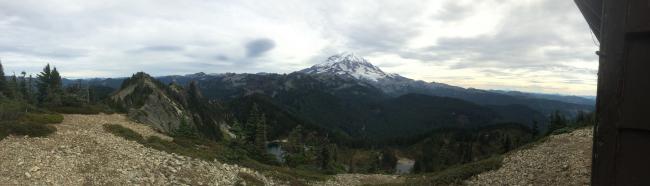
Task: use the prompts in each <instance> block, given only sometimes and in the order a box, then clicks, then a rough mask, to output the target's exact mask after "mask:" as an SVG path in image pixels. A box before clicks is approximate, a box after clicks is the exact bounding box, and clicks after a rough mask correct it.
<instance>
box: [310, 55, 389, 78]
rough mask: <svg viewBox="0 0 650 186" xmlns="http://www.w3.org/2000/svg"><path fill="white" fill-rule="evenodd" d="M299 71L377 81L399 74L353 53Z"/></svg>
mask: <svg viewBox="0 0 650 186" xmlns="http://www.w3.org/2000/svg"><path fill="white" fill-rule="evenodd" d="M299 72H302V73H306V74H328V75H338V76H341V75H342V76H348V77H352V78H355V79H360V80H370V81H375V82H376V81H379V80H381V79H385V78H392V77H397V76H398V75H397V74H390V73H386V72H384V71H382V70H381V69H379V67H377V66H374V65H372V64H371V63H370V62H368V61H367V60H366V59H364V58H362V57H359V56H356V55H354V54H351V53H344V54H338V55H334V56H331V57H329V58H327V61H325V62H324V63H321V64H317V65H314V66H312V67H310V68H307V69H303V70H301V71H299Z"/></svg>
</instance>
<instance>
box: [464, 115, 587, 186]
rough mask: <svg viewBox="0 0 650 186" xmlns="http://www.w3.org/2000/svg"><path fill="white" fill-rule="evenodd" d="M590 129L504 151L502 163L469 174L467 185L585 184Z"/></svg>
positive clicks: (551, 137)
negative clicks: (488, 169)
mask: <svg viewBox="0 0 650 186" xmlns="http://www.w3.org/2000/svg"><path fill="white" fill-rule="evenodd" d="M592 136H593V130H592V129H591V128H589V129H579V130H576V131H573V132H571V133H565V134H560V135H555V136H550V137H549V139H548V140H547V141H545V142H543V143H540V144H537V145H534V146H533V147H532V148H529V149H524V150H519V151H515V152H512V153H509V154H507V155H505V157H504V160H503V166H502V167H501V168H500V169H498V170H494V171H489V172H485V173H482V174H479V175H477V176H474V177H472V178H471V179H470V180H468V181H467V184H468V185H589V184H590V182H589V179H590V176H591V174H590V172H591V148H592Z"/></svg>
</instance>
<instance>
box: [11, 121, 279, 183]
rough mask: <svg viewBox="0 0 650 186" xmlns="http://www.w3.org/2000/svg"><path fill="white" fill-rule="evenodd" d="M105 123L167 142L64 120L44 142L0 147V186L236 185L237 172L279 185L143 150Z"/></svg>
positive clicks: (141, 129) (143, 129)
mask: <svg viewBox="0 0 650 186" xmlns="http://www.w3.org/2000/svg"><path fill="white" fill-rule="evenodd" d="M109 123H110V124H120V125H122V126H124V127H128V128H131V129H133V130H134V131H136V132H138V133H140V134H142V135H143V136H152V135H155V136H159V137H161V138H163V139H167V140H171V138H170V137H168V136H165V135H162V134H159V133H156V132H155V131H153V130H152V129H151V128H149V127H147V126H145V125H142V124H137V123H132V122H129V121H128V120H127V119H126V117H124V116H123V115H65V120H64V121H63V123H61V124H55V125H53V126H55V127H56V128H57V129H58V130H57V132H56V133H54V134H52V135H50V136H48V137H45V138H27V137H15V136H10V137H7V138H6V139H4V140H2V141H0V167H2V168H1V169H0V185H66V186H67V185H136V184H137V185H235V184H236V183H238V182H241V181H242V179H241V178H239V177H238V174H239V173H240V172H242V173H247V174H250V175H252V176H253V177H255V178H256V179H258V180H260V181H263V182H264V183H266V184H267V185H276V184H278V183H277V182H275V181H274V180H271V179H269V178H266V177H265V176H263V175H261V174H259V173H257V172H255V171H253V170H250V169H248V168H243V167H239V166H237V165H228V164H222V163H219V162H217V161H213V162H208V161H203V160H198V159H192V158H189V157H184V156H179V155H175V154H169V153H166V152H162V151H158V150H155V149H151V148H147V147H144V146H142V145H141V144H138V143H137V142H133V141H128V140H125V139H123V138H121V137H117V136H114V135H113V134H110V133H107V132H105V131H104V129H103V127H102V125H103V124H109Z"/></svg>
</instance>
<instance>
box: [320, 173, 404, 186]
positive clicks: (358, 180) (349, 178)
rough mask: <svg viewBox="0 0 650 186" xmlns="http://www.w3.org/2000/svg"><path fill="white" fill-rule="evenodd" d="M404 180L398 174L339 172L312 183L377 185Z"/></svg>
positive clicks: (397, 182)
mask: <svg viewBox="0 0 650 186" xmlns="http://www.w3.org/2000/svg"><path fill="white" fill-rule="evenodd" d="M404 181H405V180H404V178H403V177H401V176H398V175H385V174H339V175H336V176H334V178H333V179H330V180H328V181H326V182H322V183H314V184H313V185H317V186H340V185H346V186H352V185H377V184H400V183H403V182H404Z"/></svg>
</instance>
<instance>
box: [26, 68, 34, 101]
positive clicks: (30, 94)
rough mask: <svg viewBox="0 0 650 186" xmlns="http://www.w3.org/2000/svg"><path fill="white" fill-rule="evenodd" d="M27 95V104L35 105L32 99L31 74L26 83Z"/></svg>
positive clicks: (32, 81) (32, 79) (32, 85)
mask: <svg viewBox="0 0 650 186" xmlns="http://www.w3.org/2000/svg"><path fill="white" fill-rule="evenodd" d="M27 95H28V99H27V102H29V103H30V104H34V103H36V100H34V99H35V97H34V78H33V77H32V75H31V74H30V75H29V80H28V81H27Z"/></svg>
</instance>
